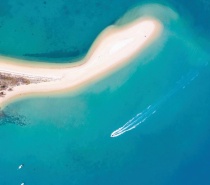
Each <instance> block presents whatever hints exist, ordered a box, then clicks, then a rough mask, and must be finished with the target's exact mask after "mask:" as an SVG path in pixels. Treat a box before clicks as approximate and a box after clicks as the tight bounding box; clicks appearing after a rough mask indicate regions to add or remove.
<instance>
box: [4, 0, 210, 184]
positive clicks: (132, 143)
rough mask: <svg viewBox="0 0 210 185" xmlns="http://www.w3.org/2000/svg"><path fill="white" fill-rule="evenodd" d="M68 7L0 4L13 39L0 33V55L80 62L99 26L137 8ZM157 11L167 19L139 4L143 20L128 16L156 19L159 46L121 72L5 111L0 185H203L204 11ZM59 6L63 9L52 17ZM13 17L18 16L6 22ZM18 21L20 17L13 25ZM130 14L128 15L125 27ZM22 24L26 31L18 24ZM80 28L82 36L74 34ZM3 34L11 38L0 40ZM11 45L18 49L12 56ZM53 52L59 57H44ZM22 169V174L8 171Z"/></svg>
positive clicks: (209, 101)
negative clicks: (128, 126)
mask: <svg viewBox="0 0 210 185" xmlns="http://www.w3.org/2000/svg"><path fill="white" fill-rule="evenodd" d="M70 2H72V1H68V2H67V1H58V0H57V1H54V4H52V3H50V2H49V1H36V2H35V3H31V2H30V3H29V2H25V1H23V0H22V1H13V2H10V1H7V2H6V1H5V2H4V3H2V2H1V3H0V4H2V6H1V7H4V8H2V11H1V12H2V13H1V14H0V15H1V17H2V18H1V19H2V20H4V24H7V26H8V28H9V27H11V26H12V27H14V29H17V30H19V31H17V32H15V31H14V30H13V31H11V32H9V33H8V28H7V29H6V27H5V25H2V29H0V37H2V39H0V40H1V44H0V48H1V49H0V50H1V53H2V54H6V55H10V56H19V57H23V55H25V54H27V53H31V54H36V56H35V55H34V56H33V57H32V58H33V59H34V57H35V58H36V59H37V60H47V61H50V62H52V61H55V60H56V61H57V60H61V61H63V60H66V58H72V57H73V58H74V57H75V56H76V57H81V55H83V54H84V53H85V52H86V51H87V49H88V48H89V47H90V44H91V43H92V42H93V40H94V38H95V37H96V35H97V34H98V33H99V32H100V31H101V30H102V29H103V28H104V27H106V26H107V25H110V24H113V22H115V21H116V20H117V19H118V18H120V17H121V16H122V15H123V13H124V12H125V11H126V10H128V9H130V8H131V7H135V6H136V5H137V4H144V3H143V2H141V1H123V3H122V1H112V3H110V2H111V1H106V2H100V3H99V2H97V1H90V2H87V1H77V2H76V1H75V2H72V4H73V5H74V6H72V4H70ZM115 3H116V4H115ZM161 3H162V4H164V5H166V6H167V7H170V8H172V9H173V10H174V11H173V10H172V9H167V8H163V7H160V6H151V5H149V6H146V7H145V6H143V5H142V6H141V7H142V8H143V9H144V10H145V11H143V10H142V9H141V8H140V9H139V10H138V11H137V12H139V14H138V15H153V16H155V17H156V18H157V19H160V21H161V22H163V24H164V27H165V28H164V32H163V34H162V35H161V37H160V38H159V39H158V40H157V41H155V43H154V44H153V45H152V46H150V47H149V48H147V49H146V50H145V51H144V52H143V53H142V54H141V55H139V56H138V57H136V59H134V60H133V61H132V62H131V63H130V64H129V65H127V66H125V67H124V68H122V69H120V70H119V71H117V72H115V73H113V74H112V75H110V76H108V77H106V78H104V79H103V80H100V81H95V82H93V83H92V84H91V85H88V86H87V87H85V88H84V89H82V90H80V91H79V92H78V93H76V94H72V93H66V94H62V95H59V96H56V97H53V96H45V97H40V98H35V97H34V98H26V99H23V100H19V101H16V102H14V103H12V104H10V105H9V106H7V107H6V108H5V110H4V114H5V115H4V117H2V118H1V120H0V121H1V122H0V123H1V126H0V146H1V148H0V152H1V155H0V164H1V165H0V184H2V185H13V184H14V185H15V184H21V182H25V184H32V185H36V184H43V185H51V184H52V185H54V184H63V185H89V184H90V185H98V184H101V185H105V184H109V185H112V184H115V185H116V184H121V185H142V184H143V185H209V184H210V177H209V171H210V163H209V156H210V149H209V143H210V136H209V133H210V125H209V120H210V114H209V110H210V96H209V94H210V83H209V82H208V79H209V78H210V67H209V61H210V54H209V52H208V49H209V46H208V42H209V38H208V37H209V36H208V32H209V28H210V26H209V25H210V23H209V22H208V21H207V20H208V19H207V18H208V16H209V15H210V13H209V11H208V7H207V6H206V4H208V2H205V1H193V3H192V2H191V3H189V2H188V1H182V2H175V1H161ZM97 4H98V5H97ZM64 5H65V6H66V8H61V7H63V6H64ZM70 5H71V6H70ZM20 6H21V7H22V9H19V8H18V7H20ZM46 6H49V7H50V8H49V7H48V8H46ZM87 7H88V8H87ZM5 9H8V11H5ZM99 9H100V11H99ZM185 9H186V11H185ZM29 10H30V11H29ZM46 10H47V11H46ZM37 11H39V14H38V15H37ZM58 12H59V13H58ZM67 12H69V13H68V14H67ZM93 12H94V13H95V14H93ZM107 12H108V13H107ZM175 12H177V13H175ZM16 13H17V14H18V15H19V17H18V16H14V14H16ZM24 13H25V15H26V14H27V16H22V17H21V15H22V14H24ZM98 14H101V15H100V16H98ZM35 15H36V16H35ZM52 15H53V16H52ZM135 15H137V14H130V16H129V17H127V18H128V20H130V19H132V16H135ZM177 15H179V17H177ZM8 17H10V18H8ZM29 17H30V18H31V22H34V25H33V26H32V25H31V24H32V23H30V26H29V23H27V22H28V21H29V20H28V19H29ZM204 18H205V20H204ZM8 19H9V21H8ZM11 19H12V20H11ZM72 19H73V22H74V24H73V23H72V22H71V23H70V20H72ZM38 20H39V21H38ZM90 20H91V21H90ZM21 21H22V22H21ZM83 21H84V22H85V21H86V22H87V24H86V26H84V22H83ZM94 21H95V22H94ZM124 21H125V22H126V21H127V19H124ZM14 22H16V23H14ZM20 22H21V23H20ZM81 22H82V23H81ZM89 22H91V23H90V24H91V25H89V24H88V23H89ZM96 22H97V24H96ZM204 23H205V24H204ZM2 24H3V23H2ZM9 24H10V26H9ZM70 24H71V25H73V27H74V28H72V29H71V31H72V33H71V34H69V32H68V31H67V30H64V28H65V29H67V28H68V26H67V25H70ZM14 25H16V26H14ZM21 25H22V27H21ZM43 25H45V26H43ZM55 25H57V27H56V28H55V29H54V27H55ZM81 27H83V31H81V32H82V33H84V35H83V36H84V37H80V36H81V32H80V31H78V32H77V31H75V30H79V28H81ZM93 27H94V28H93ZM39 28H41V30H40V29H39ZM24 29H26V30H25V32H24V34H23V30H24ZM32 32H34V35H35V36H32V35H31V34H32ZM50 32H51V33H50ZM26 33H27V34H28V35H27V34H26ZM46 33H47V34H46ZM48 33H50V35H48ZM58 33H59V34H58ZM60 33H63V34H60ZM10 34H11V35H12V36H13V37H12V38H13V39H11V38H10V37H6V35H7V36H8V35H10ZM68 34H69V37H68V36H67V35H68ZM11 35H10V36H11ZM46 35H48V36H49V37H48V38H47V36H46ZM72 35H74V36H72ZM24 36H25V39H23V38H24ZM26 38H27V39H26ZM78 38H79V39H80V40H79V41H78V40H77V39H78ZM74 39H75V40H74ZM3 40H4V42H3ZM8 40H10V42H8ZM18 40H19V41H23V42H21V43H20V45H19V46H18V47H17V46H16V44H15V43H19V42H18ZM58 40H59V41H60V42H59V43H58ZM14 41H15V42H14ZM24 42H25V43H24ZM27 42H30V44H29V43H27ZM43 43H45V44H43ZM73 43H74V44H73ZM6 45H7V46H6ZM71 45H72V46H73V45H75V48H77V49H78V50H79V52H78V53H76V55H74V56H72V55H71V54H70V53H68V52H69V50H68V48H71ZM26 46H27V47H26ZM29 46H30V47H29ZM38 46H40V47H38ZM54 51H62V52H60V54H58V53H59V52H58V53H57V54H52V53H51V54H50V55H49V52H54ZM65 51H67V55H68V56H67V55H66V53H65ZM40 53H45V57H44V56H43V55H42V56H41V55H40ZM46 53H48V54H47V57H46ZM37 54H39V55H37ZM55 55H57V57H58V58H57V59H56V57H55ZM40 56H41V57H40ZM24 57H25V56H24ZM28 57H29V56H28ZM28 57H27V58H28ZM29 58H30V57H29ZM32 58H30V59H32ZM189 71H197V72H198V73H199V74H198V76H197V77H196V78H195V79H194V80H193V81H190V83H189V84H188V85H186V87H185V88H177V90H176V91H175V93H174V94H173V95H171V96H170V97H169V98H167V99H166V100H165V99H164V97H165V96H167V95H168V93H169V92H170V91H171V89H174V88H176V87H177V81H180V79H183V81H184V82H185V79H186V75H187V74H188V73H189ZM161 100H163V101H161ZM156 102H161V105H160V106H158V107H157V110H156V111H157V112H156V113H155V114H154V115H151V116H150V117H148V119H147V120H146V121H145V122H143V123H142V124H140V125H139V126H138V127H136V128H135V129H133V130H131V131H129V132H126V133H125V134H122V135H121V136H119V137H116V138H111V137H110V134H111V133H112V132H113V131H114V130H116V129H117V128H119V127H121V126H122V125H124V124H125V123H126V122H127V121H128V120H129V119H131V118H132V117H134V116H135V115H136V114H137V113H139V112H142V111H143V110H145V109H146V108H147V107H148V106H149V105H154V104H155V103H156ZM22 163H23V164H24V168H23V169H21V170H17V168H18V166H19V165H20V164H22Z"/></svg>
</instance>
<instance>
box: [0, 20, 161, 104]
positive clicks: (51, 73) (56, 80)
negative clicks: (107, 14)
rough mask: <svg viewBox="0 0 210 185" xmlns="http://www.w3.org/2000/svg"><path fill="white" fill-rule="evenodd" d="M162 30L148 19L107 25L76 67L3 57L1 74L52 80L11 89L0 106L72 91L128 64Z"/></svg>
mask: <svg viewBox="0 0 210 185" xmlns="http://www.w3.org/2000/svg"><path fill="white" fill-rule="evenodd" d="M161 30H162V25H161V23H160V22H158V21H157V20H154V19H151V18H144V19H138V20H135V21H134V22H132V23H129V24H127V25H125V26H122V27H115V26H110V27H108V28H107V29H105V30H104V31H103V32H102V33H101V34H100V35H99V37H98V38H97V39H96V41H95V42H94V44H93V46H92V47H91V49H90V51H89V52H88V54H87V56H86V57H85V59H84V60H82V61H81V62H80V65H78V66H71V65H65V64H64V65H61V64H59V66H58V65H53V64H48V65H46V64H33V63H31V62H30V63H29V64H23V63H20V61H19V63H17V62H16V63H15V61H17V59H12V58H5V57H2V58H0V72H7V73H8V72H9V73H11V74H21V75H24V76H32V77H36V76H37V77H46V78H52V79H53V80H52V81H50V82H42V83H38V84H29V85H21V86H17V87H14V88H13V91H9V92H6V95H5V97H3V98H0V107H1V108H3V106H5V105H6V103H8V102H9V100H12V99H14V98H18V97H22V96H23V95H24V96H25V95H27V94H28V95H29V94H33V93H36V94H37V93H39V94H40V93H41V94H42V93H46V92H47V93H49V92H57V91H63V90H75V88H78V87H81V86H82V85H84V84H86V83H88V82H90V81H91V80H93V79H97V78H99V77H102V76H104V75H105V74H108V73H110V72H112V71H114V70H116V69H118V68H119V67H121V66H122V65H125V64H126V63H128V62H129V61H131V59H132V58H133V57H135V56H136V55H137V54H139V52H140V51H141V50H142V49H143V48H145V47H146V46H148V45H149V44H150V43H151V42H152V41H154V40H155V39H156V38H157V37H158V36H159V35H160V33H161ZM81 63H82V64H81Z"/></svg>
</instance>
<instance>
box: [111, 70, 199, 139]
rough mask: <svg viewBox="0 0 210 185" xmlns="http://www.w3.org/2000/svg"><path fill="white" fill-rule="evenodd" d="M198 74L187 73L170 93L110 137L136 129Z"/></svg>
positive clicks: (193, 72) (194, 72) (196, 72)
mask: <svg viewBox="0 0 210 185" xmlns="http://www.w3.org/2000/svg"><path fill="white" fill-rule="evenodd" d="M198 74H199V72H198V71H190V72H188V73H187V75H185V76H183V77H182V78H181V79H180V80H178V81H177V82H176V86H175V87H174V88H173V89H172V90H171V91H169V92H168V93H167V94H166V95H165V96H164V97H162V98H161V99H160V100H159V101H157V102H156V103H155V104H153V105H149V106H148V107H147V108H146V109H145V110H143V111H142V112H140V113H138V114H137V115H136V116H134V117H133V118H132V119H130V120H129V121H128V122H127V123H125V125H123V126H122V127H120V128H118V129H117V130H115V131H114V132H112V133H111V137H117V136H120V135H121V134H123V133H125V132H128V131H130V130H132V129H134V128H136V127H137V126H138V125H139V124H141V123H143V122H144V121H146V119H148V118H149V117H150V116H152V115H153V114H155V113H156V111H157V109H158V108H159V107H160V106H161V105H162V104H163V103H164V102H165V101H167V100H168V99H169V98H170V97H171V96H172V95H174V94H175V93H177V92H178V91H179V90H180V89H184V88H185V87H186V86H187V85H189V84H190V83H191V82H192V81H193V80H194V79H195V78H196V77H197V76H198Z"/></svg>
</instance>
